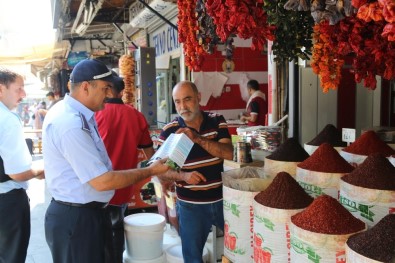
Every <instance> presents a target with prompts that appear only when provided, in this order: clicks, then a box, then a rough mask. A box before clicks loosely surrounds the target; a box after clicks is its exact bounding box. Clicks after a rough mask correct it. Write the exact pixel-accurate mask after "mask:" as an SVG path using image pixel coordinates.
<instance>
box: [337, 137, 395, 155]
mask: <svg viewBox="0 0 395 263" xmlns="http://www.w3.org/2000/svg"><path fill="white" fill-rule="evenodd" d="M343 151H345V152H349V153H353V154H359V155H366V156H367V155H370V154H372V153H381V154H383V155H384V156H386V157H388V156H390V155H392V154H395V151H394V150H393V149H392V148H391V147H390V146H388V145H387V144H386V143H385V142H383V141H382V140H381V139H380V138H379V136H377V134H376V133H375V132H374V131H367V132H364V133H362V135H361V136H360V137H359V138H357V139H356V140H355V142H353V143H352V144H351V145H350V146H347V147H346V148H344V149H343Z"/></svg>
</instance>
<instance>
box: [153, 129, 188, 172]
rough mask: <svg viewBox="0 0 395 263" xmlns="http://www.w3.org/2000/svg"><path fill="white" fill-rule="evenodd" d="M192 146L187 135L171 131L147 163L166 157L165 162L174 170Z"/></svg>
mask: <svg viewBox="0 0 395 263" xmlns="http://www.w3.org/2000/svg"><path fill="white" fill-rule="evenodd" d="M192 147H193V142H192V141H191V139H189V138H188V136H186V135H185V134H183V133H180V134H175V133H172V134H170V136H169V137H168V138H167V139H166V141H165V142H164V143H163V144H162V145H161V146H160V148H159V149H158V150H157V151H156V152H155V154H154V155H153V156H152V157H151V159H150V160H149V161H148V164H150V163H152V162H153V161H155V160H159V159H162V158H166V157H168V159H167V161H166V164H167V165H169V166H170V168H172V169H174V170H179V169H180V168H181V167H182V166H183V165H184V163H185V160H186V159H187V157H188V154H189V152H190V151H191V149H192Z"/></svg>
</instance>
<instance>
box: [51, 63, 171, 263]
mask: <svg viewBox="0 0 395 263" xmlns="http://www.w3.org/2000/svg"><path fill="white" fill-rule="evenodd" d="M70 82H71V86H70V94H67V95H66V96H65V98H64V99H63V100H62V101H60V102H58V103H57V104H56V105H54V106H53V107H52V109H51V110H50V111H49V112H48V114H47V115H46V117H45V120H44V125H43V154H44V163H45V171H46V179H47V186H48V189H49V191H50V193H51V194H52V197H53V200H52V202H51V203H50V205H49V207H48V209H47V212H46V216H45V236H46V240H47V243H48V246H49V248H50V250H51V253H52V258H53V261H54V262H55V263H59V262H64V263H69V262H73V263H75V262H81V263H86V262H95V263H100V262H104V242H105V241H106V239H105V234H106V233H105V231H104V229H105V227H104V226H105V224H108V223H110V222H109V220H108V218H106V216H105V213H104V211H105V210H104V209H103V208H104V207H105V206H106V205H107V203H108V201H109V200H110V199H111V198H112V196H113V194H114V191H113V189H119V188H123V187H126V186H128V185H130V184H133V183H136V182H138V181H140V180H142V179H145V178H148V177H150V176H152V175H159V174H162V173H165V172H166V171H167V170H168V166H167V165H165V164H164V161H165V160H159V161H156V162H154V163H153V164H152V165H151V166H149V167H147V168H142V169H130V170H123V171H112V167H111V161H110V159H109V157H108V155H107V152H106V149H105V146H104V144H103V141H102V139H101V137H100V135H99V133H98V130H97V127H96V121H95V119H94V112H96V111H98V110H101V109H102V108H103V107H104V101H105V98H106V96H107V93H108V92H109V89H110V87H111V85H112V84H111V83H112V82H113V76H112V72H111V71H110V70H109V69H108V68H107V67H106V65H105V64H104V63H102V62H100V61H98V60H95V59H86V60H83V61H81V62H79V63H78V64H77V65H76V66H75V67H74V69H73V71H72V73H71V76H70ZM119 143H122V142H121V141H120V142H119Z"/></svg>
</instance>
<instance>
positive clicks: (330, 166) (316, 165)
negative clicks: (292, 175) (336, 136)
mask: <svg viewBox="0 0 395 263" xmlns="http://www.w3.org/2000/svg"><path fill="white" fill-rule="evenodd" d="M298 167H300V168H302V169H305V170H309V171H316V172H323V173H349V172H351V171H352V170H353V169H354V167H353V166H352V165H351V164H349V163H348V162H347V161H346V160H344V159H343V157H341V156H340V154H339V153H338V151H336V150H335V149H334V148H333V147H332V145H330V144H329V143H326V142H325V143H323V144H321V145H320V146H319V147H318V148H317V150H315V151H314V153H313V154H312V155H311V156H310V157H309V158H307V159H306V160H304V161H303V162H301V163H299V164H298Z"/></svg>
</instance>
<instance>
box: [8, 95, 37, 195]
mask: <svg viewBox="0 0 395 263" xmlns="http://www.w3.org/2000/svg"><path fill="white" fill-rule="evenodd" d="M0 156H1V158H2V159H3V163H4V170H5V173H6V174H17V173H22V172H25V171H27V170H30V167H31V165H32V156H31V155H30V152H29V148H28V147H27V145H26V142H25V137H24V135H23V128H22V124H21V121H20V119H19V117H18V115H16V114H15V113H13V112H12V111H10V110H9V109H8V108H7V107H6V106H5V105H4V104H3V103H2V102H1V101H0ZM27 187H28V183H27V182H17V181H14V180H10V181H7V182H4V183H0V194H1V193H7V192H9V191H11V190H13V189H18V188H23V189H27Z"/></svg>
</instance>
